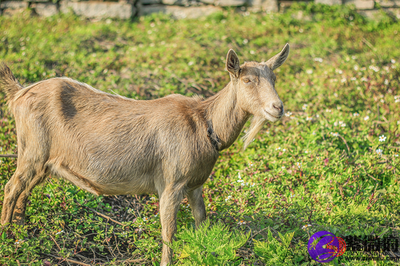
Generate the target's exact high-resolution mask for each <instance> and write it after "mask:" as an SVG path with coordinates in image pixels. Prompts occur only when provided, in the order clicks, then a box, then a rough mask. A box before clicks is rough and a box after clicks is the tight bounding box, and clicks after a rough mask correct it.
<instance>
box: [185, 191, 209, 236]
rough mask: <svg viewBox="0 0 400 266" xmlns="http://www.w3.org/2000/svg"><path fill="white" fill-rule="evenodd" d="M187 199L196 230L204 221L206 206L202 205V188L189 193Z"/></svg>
mask: <svg viewBox="0 0 400 266" xmlns="http://www.w3.org/2000/svg"><path fill="white" fill-rule="evenodd" d="M187 197H188V201H189V204H190V207H191V208H192V214H193V217H194V221H195V224H196V229H197V228H199V226H200V225H201V223H202V222H203V221H204V220H205V219H206V206H205V205H204V200H203V186H201V187H199V188H196V189H195V190H192V191H191V192H189V193H188V195H187Z"/></svg>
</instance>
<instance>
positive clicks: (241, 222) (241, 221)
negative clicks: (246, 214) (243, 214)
mask: <svg viewBox="0 0 400 266" xmlns="http://www.w3.org/2000/svg"><path fill="white" fill-rule="evenodd" d="M243 224H246V222H245V221H243V220H240V222H238V225H243Z"/></svg>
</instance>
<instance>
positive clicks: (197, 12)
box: [140, 5, 222, 19]
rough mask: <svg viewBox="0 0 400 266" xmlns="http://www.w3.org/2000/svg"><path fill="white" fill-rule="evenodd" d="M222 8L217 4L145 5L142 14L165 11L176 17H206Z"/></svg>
mask: <svg viewBox="0 0 400 266" xmlns="http://www.w3.org/2000/svg"><path fill="white" fill-rule="evenodd" d="M221 10H222V9H221V8H218V7H215V6H199V7H180V6H163V5H154V6H153V5H152V6H143V7H142V9H141V12H140V15H148V14H152V13H164V14H169V15H172V16H173V17H174V18H176V19H183V18H199V17H204V16H208V15H210V14H212V13H215V12H218V11H221Z"/></svg>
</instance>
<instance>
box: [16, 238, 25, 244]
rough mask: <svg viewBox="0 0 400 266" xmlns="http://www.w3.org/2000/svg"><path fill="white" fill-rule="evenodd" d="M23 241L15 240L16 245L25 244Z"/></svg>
mask: <svg viewBox="0 0 400 266" xmlns="http://www.w3.org/2000/svg"><path fill="white" fill-rule="evenodd" d="M23 241H24V240H23V239H19V240H15V242H14V245H19V244H21V243H22V242H23Z"/></svg>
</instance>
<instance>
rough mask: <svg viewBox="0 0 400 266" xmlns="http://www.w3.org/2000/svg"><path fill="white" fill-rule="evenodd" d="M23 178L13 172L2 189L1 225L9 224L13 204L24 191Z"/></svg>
mask: <svg viewBox="0 0 400 266" xmlns="http://www.w3.org/2000/svg"><path fill="white" fill-rule="evenodd" d="M25 186H26V185H25V182H24V177H23V174H22V173H21V172H19V171H18V168H17V171H15V173H14V175H13V176H12V177H11V179H10V180H9V181H8V182H7V184H6V186H5V187H4V201H3V209H2V211H1V224H2V225H5V224H7V223H11V219H12V214H13V212H14V208H15V204H16V203H17V200H18V198H19V196H20V195H21V193H22V192H23V191H24V190H25Z"/></svg>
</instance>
